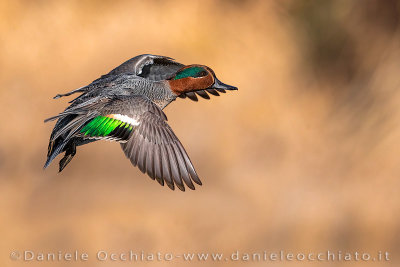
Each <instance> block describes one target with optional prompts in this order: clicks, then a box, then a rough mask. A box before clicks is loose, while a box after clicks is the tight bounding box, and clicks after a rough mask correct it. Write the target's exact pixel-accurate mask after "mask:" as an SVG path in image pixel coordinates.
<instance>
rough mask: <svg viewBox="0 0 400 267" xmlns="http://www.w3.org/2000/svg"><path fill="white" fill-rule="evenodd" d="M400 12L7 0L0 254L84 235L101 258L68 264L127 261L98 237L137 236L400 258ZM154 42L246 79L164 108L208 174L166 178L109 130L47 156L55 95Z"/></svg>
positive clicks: (175, 242) (148, 245) (143, 243)
mask: <svg viewBox="0 0 400 267" xmlns="http://www.w3.org/2000/svg"><path fill="white" fill-rule="evenodd" d="M399 21H400V4H399V1H389V0H388V1H380V0H366V1H345V0H339V1H330V0H329V1H328V0H327V1H317V0H308V1H306V0H304V1H294V0H293V1H290V0H286V1H238V0H237V1H228V0H225V1H211V0H202V1H185V0H176V1H156V0H154V1H1V2H0V69H1V71H0V82H1V89H0V109H1V115H0V116H1V124H2V127H1V131H0V142H1V143H0V177H1V178H0V200H1V201H0V207H1V208H0V218H1V220H0V231H1V232H0V233H1V241H0V250H1V255H0V263H1V265H2V266H21V264H22V261H21V260H19V261H12V260H11V259H10V256H9V255H10V252H11V251H14V250H16V251H23V250H32V251H35V252H58V251H66V252H68V251H74V250H75V249H77V250H79V251H81V252H87V253H89V254H90V260H89V261H88V262H83V263H82V262H78V263H75V264H74V265H79V266H98V265H101V266H109V265H110V266H120V265H122V264H124V263H123V262H110V261H108V262H104V263H102V262H99V261H96V260H95V259H94V256H93V253H95V252H96V251H97V250H108V251H113V252H124V251H129V250H131V249H132V250H134V251H139V252H140V251H144V252H149V253H155V252H157V251H160V252H162V253H168V252H172V253H183V252H221V253H227V254H229V253H231V252H233V251H236V250H239V251H241V252H248V253H252V252H257V251H258V252H259V251H264V250H266V251H268V252H274V251H275V252H276V251H278V252H279V251H280V250H285V251H288V252H290V251H291V252H295V253H296V252H305V253H307V252H310V251H311V252H312V251H315V252H318V251H326V250H331V251H339V250H340V251H343V252H354V251H360V252H363V251H364V252H370V253H371V254H375V253H376V252H377V251H388V252H389V253H390V259H391V260H390V261H389V262H370V263H369V265H370V266H372V265H375V266H383V265H382V264H385V265H393V266H398V264H399V263H400V261H399V258H398V256H399V252H400V194H399V189H400V179H399V178H400V164H399V163H400V160H399V151H400V139H399V138H400V127H399V123H398V122H399V120H400V110H399V103H400V91H399V86H400V72H399V70H400V68H399V67H400V65H399V62H400V34H399ZM143 53H151V54H159V55H165V56H170V57H173V58H175V59H176V60H177V61H178V62H181V63H184V64H191V63H199V64H205V65H208V66H210V67H211V68H213V69H214V70H215V72H216V73H217V76H218V77H219V79H220V80H221V81H223V82H225V83H228V84H232V85H235V86H238V87H239V91H237V92H230V93H228V94H226V95H222V96H221V97H212V99H211V100H209V101H205V100H200V101H199V102H198V103H194V102H191V101H189V100H182V99H180V100H178V101H176V102H174V103H173V104H172V105H170V106H168V107H167V108H166V110H165V112H166V114H167V115H168V118H169V124H170V125H171V126H172V127H173V129H174V131H175V133H176V134H177V136H178V137H179V138H180V140H181V141H182V143H183V145H184V146H185V148H186V150H187V151H188V153H189V155H190V157H191V159H192V161H193V163H194V165H195V167H196V169H197V172H198V173H199V175H200V177H201V179H202V181H203V186H201V187H198V189H197V190H196V191H187V192H185V193H182V192H179V191H170V190H169V189H168V188H167V187H161V186H159V185H158V183H157V182H154V181H152V180H151V179H149V178H148V177H147V176H145V175H143V174H142V173H141V172H140V171H139V170H138V169H137V168H134V167H132V166H131V164H130V162H129V160H127V159H125V156H124V154H123V152H122V151H121V148H120V147H119V145H118V144H115V143H111V142H97V143H96V144H92V145H87V146H84V147H79V148H78V153H77V156H76V157H75V158H74V160H73V161H72V162H71V163H70V165H69V166H68V167H67V168H66V169H65V170H64V171H63V172H62V173H61V174H58V173H57V170H58V160H59V158H57V159H56V160H55V161H54V162H53V164H52V165H51V167H50V168H49V169H47V170H45V171H44V170H43V169H42V166H43V164H44V161H45V156H46V153H47V144H48V138H49V135H50V132H51V130H52V128H53V126H54V124H53V123H48V124H44V123H43V120H44V119H45V118H47V117H50V116H52V115H55V114H57V113H58V112H60V111H62V110H63V109H64V108H65V107H66V106H67V100H68V99H64V98H63V99H60V100H52V97H53V96H55V95H56V94H57V93H62V92H67V91H70V90H72V89H74V88H78V87H81V86H83V85H86V84H88V83H90V82H91V81H93V80H94V79H96V78H98V77H99V76H100V75H102V74H105V73H107V72H108V71H110V70H111V69H113V68H114V67H116V66H117V65H119V64H121V63H122V62H124V61H125V60H127V59H129V58H131V57H133V56H136V55H139V54H143ZM70 99H71V98H70ZM244 263H245V262H238V263H236V264H244ZM270 263H271V262H262V261H261V262H252V261H250V262H248V263H247V265H250V266H261V265H266V264H270ZM129 264H137V265H139V266H142V265H146V266H148V265H151V264H156V265H158V266H170V265H180V266H184V265H187V263H185V262H183V261H182V260H180V261H179V260H178V261H172V262H168V261H161V262H157V261H156V262H139V263H137V262H136V263H135V262H134V263H129ZM229 264H231V263H227V262H211V261H208V262H206V263H204V262H199V261H193V262H192V263H191V264H190V265H193V266H207V265H212V266H219V265H229ZM276 264H278V265H279V266H285V265H290V264H294V263H293V262H278V263H276ZM296 264H298V265H308V264H310V262H307V261H304V262H296ZM313 264H318V263H317V262H314V263H313ZM319 264H320V265H322V266H327V265H328V264H329V266H342V265H345V264H348V263H347V262H321V263H319ZM363 264H365V262H363V261H358V262H352V266H361V265H363ZM25 265H27V266H28V265H29V266H67V265H68V266H71V263H69V262H66V261H60V262H54V263H52V262H43V263H41V262H34V261H32V262H29V264H25Z"/></svg>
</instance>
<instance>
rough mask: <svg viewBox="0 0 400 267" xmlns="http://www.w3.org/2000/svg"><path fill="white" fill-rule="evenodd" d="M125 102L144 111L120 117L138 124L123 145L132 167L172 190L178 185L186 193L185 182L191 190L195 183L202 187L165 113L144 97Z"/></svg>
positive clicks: (133, 111)
mask: <svg viewBox="0 0 400 267" xmlns="http://www.w3.org/2000/svg"><path fill="white" fill-rule="evenodd" d="M125 101H127V102H128V106H130V107H138V106H140V109H141V111H140V113H138V112H137V111H135V110H129V111H128V112H125V113H124V114H121V115H125V116H128V117H129V118H131V119H133V120H135V121H136V123H137V124H136V126H134V127H133V131H132V133H131V135H130V136H129V138H128V139H127V142H121V147H122V149H123V151H124V153H125V155H126V157H128V158H129V159H130V161H131V162H132V164H133V165H134V166H138V167H139V169H140V170H141V171H142V172H143V173H147V174H148V175H149V176H150V177H151V178H152V179H153V180H154V179H156V180H157V181H158V182H159V183H160V184H161V185H164V183H166V184H167V185H168V187H169V188H171V189H174V188H175V185H176V186H177V187H178V188H179V189H180V190H182V191H184V190H185V186H184V183H185V184H186V185H187V186H188V187H189V188H190V189H195V187H194V184H193V182H195V183H197V184H199V185H201V181H200V179H199V177H198V175H197V173H196V171H195V169H194V167H193V164H192V162H191V161H190V159H189V156H188V155H187V153H186V151H185V149H184V148H183V146H182V144H181V142H180V141H179V139H178V138H177V137H176V135H175V134H174V132H173V131H172V129H171V127H170V126H169V125H168V124H167V122H166V120H167V118H166V116H165V114H164V113H163V112H162V110H161V109H160V108H159V107H158V106H157V105H155V104H154V103H152V102H151V101H150V100H147V99H145V98H143V97H136V98H131V99H128V100H125ZM132 102H136V103H135V104H134V103H132ZM121 104H122V103H120V104H118V105H119V106H121ZM133 104H134V105H133Z"/></svg>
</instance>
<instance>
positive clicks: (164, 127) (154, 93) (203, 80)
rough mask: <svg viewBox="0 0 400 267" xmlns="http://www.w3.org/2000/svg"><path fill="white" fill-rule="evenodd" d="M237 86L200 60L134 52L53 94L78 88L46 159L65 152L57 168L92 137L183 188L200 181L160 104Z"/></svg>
mask: <svg viewBox="0 0 400 267" xmlns="http://www.w3.org/2000/svg"><path fill="white" fill-rule="evenodd" d="M225 90H237V87H234V86H231V85H227V84H224V83H222V82H221V81H219V80H218V79H217V77H216V76H215V73H214V71H213V70H212V69H211V68H209V67H207V66H204V65H198V64H192V65H183V64H181V63H178V62H176V61H174V60H173V59H172V58H169V57H165V56H156V55H150V54H144V55H139V56H136V57H134V58H132V59H130V60H128V61H126V62H124V63H123V64H121V65H120V66H118V67H116V68H115V69H113V70H112V71H110V72H109V73H108V74H106V75H103V76H101V77H100V78H99V79H97V80H95V81H93V82H92V83H90V84H89V85H87V86H83V87H81V88H78V89H76V90H73V91H71V92H69V93H66V94H58V95H56V96H55V97H54V98H55V99H57V98H60V97H64V96H69V95H72V94H75V93H80V95H79V96H78V97H76V98H75V99H73V100H72V101H70V102H69V103H70V105H69V106H68V107H67V108H66V109H65V110H64V112H62V113H60V114H58V115H56V116H54V117H51V118H48V119H46V120H45V122H48V121H53V120H57V122H56V124H55V127H54V129H53V131H52V133H51V135H50V141H49V146H48V153H47V160H46V163H45V165H44V168H46V167H48V166H49V165H50V163H51V162H52V161H53V159H54V158H55V157H56V156H57V155H58V154H60V153H63V152H65V154H64V157H63V158H62V159H61V160H60V163H59V171H60V172H61V171H62V170H63V169H64V168H65V166H67V164H68V163H69V162H70V161H71V160H72V158H73V157H74V155H75V154H76V147H77V146H80V145H84V144H87V143H90V142H94V141H97V140H111V141H116V142H119V143H120V144H121V147H122V150H123V151H124V153H125V155H126V157H127V158H129V159H130V161H131V162H132V164H133V165H134V166H138V167H139V169H140V170H141V171H142V172H143V173H147V174H148V175H149V176H150V177H151V178H152V179H153V180H154V179H155V180H157V181H158V182H159V183H160V184H161V185H164V183H165V184H167V186H168V187H169V188H171V189H172V190H174V189H175V186H176V187H178V188H179V189H180V190H182V191H185V186H184V183H185V184H186V186H187V187H189V188H190V189H193V190H194V189H195V187H194V184H193V182H194V183H196V184H198V185H201V184H202V183H201V181H200V179H199V176H198V175H197V173H196V171H195V169H194V167H193V164H192V162H191V161H190V159H189V156H188V155H187V153H186V151H185V149H184V148H183V146H182V144H181V142H180V141H179V139H178V138H177V137H176V135H175V134H174V132H173V131H172V129H171V127H170V126H169V125H168V124H167V117H166V115H165V114H164V112H163V109H164V108H165V107H166V106H167V105H168V104H169V103H171V102H172V101H174V100H175V99H176V98H177V97H180V98H186V97H187V98H189V99H191V100H193V101H197V100H198V98H197V96H200V97H202V98H205V99H209V98H210V96H209V94H211V95H214V96H218V95H219V93H225Z"/></svg>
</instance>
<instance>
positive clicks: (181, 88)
mask: <svg viewBox="0 0 400 267" xmlns="http://www.w3.org/2000/svg"><path fill="white" fill-rule="evenodd" d="M168 83H169V85H170V87H171V90H172V91H173V92H174V93H175V94H176V95H177V96H180V95H182V94H185V93H189V92H194V91H199V90H205V89H210V90H212V89H216V90H218V91H224V90H237V87H235V86H231V85H227V84H224V83H223V82H221V81H220V80H218V79H217V77H216V76H215V73H214V71H213V70H212V69H211V68H209V67H207V66H204V65H197V64H194V65H188V66H185V67H183V68H182V69H180V70H178V71H177V72H176V74H175V75H174V76H173V77H172V78H170V79H169V80H168Z"/></svg>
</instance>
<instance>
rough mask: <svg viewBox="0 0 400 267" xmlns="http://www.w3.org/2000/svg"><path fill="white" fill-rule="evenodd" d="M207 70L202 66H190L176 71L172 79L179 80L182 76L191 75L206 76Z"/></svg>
mask: <svg viewBox="0 0 400 267" xmlns="http://www.w3.org/2000/svg"><path fill="white" fill-rule="evenodd" d="M207 74H208V73H207V71H206V70H205V69H204V68H202V67H190V68H187V69H184V70H181V71H180V72H178V73H177V74H176V75H175V77H174V78H173V80H179V79H182V78H187V77H192V78H199V77H203V76H207Z"/></svg>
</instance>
